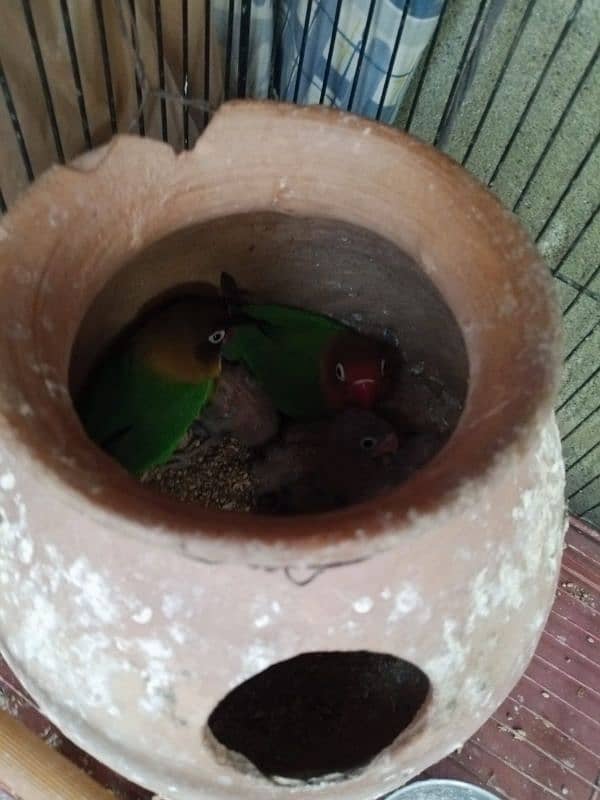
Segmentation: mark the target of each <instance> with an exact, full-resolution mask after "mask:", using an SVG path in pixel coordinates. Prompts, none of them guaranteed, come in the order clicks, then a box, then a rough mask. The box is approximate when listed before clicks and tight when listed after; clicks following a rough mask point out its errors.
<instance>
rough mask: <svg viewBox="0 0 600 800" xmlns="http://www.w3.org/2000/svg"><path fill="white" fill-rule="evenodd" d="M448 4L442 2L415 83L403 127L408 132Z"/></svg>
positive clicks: (446, 0)
mask: <svg viewBox="0 0 600 800" xmlns="http://www.w3.org/2000/svg"><path fill="white" fill-rule="evenodd" d="M448 4H449V0H444V5H443V6H442V8H441V9H440V15H439V17H438V21H437V24H436V26H435V30H434V32H433V36H432V37H431V42H430V43H429V47H428V48H427V53H426V54H425V60H424V61H423V68H422V69H421V74H420V75H419V82H418V83H417V88H416V89H415V94H414V97H413V99H412V102H411V104H410V111H409V112H408V117H407V118H406V124H405V126H404V129H405V130H407V131H409V130H410V126H411V124H412V121H413V117H414V115H415V110H416V108H417V103H418V102H419V97H420V95H421V89H422V88H423V83H424V82H425V76H426V75H427V71H428V69H429V62H430V61H431V57H432V55H433V51H434V50H435V46H436V44H437V40H438V36H439V34H440V30H441V29H442V20H443V19H444V15H445V13H446V9H447V8H448Z"/></svg>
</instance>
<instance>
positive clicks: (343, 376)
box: [335, 361, 346, 383]
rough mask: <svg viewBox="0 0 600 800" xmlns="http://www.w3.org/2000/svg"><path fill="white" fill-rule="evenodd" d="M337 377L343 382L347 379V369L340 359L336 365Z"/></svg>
mask: <svg viewBox="0 0 600 800" xmlns="http://www.w3.org/2000/svg"><path fill="white" fill-rule="evenodd" d="M335 377H336V378H337V379H338V381H341V382H342V383H343V382H344V381H345V380H346V370H345V369H344V365H343V364H342V363H341V362H340V361H338V363H337V364H336V365H335Z"/></svg>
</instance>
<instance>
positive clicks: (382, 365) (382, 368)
mask: <svg viewBox="0 0 600 800" xmlns="http://www.w3.org/2000/svg"><path fill="white" fill-rule="evenodd" d="M379 371H380V372H381V374H382V375H385V358H382V359H381V361H380V362H379Z"/></svg>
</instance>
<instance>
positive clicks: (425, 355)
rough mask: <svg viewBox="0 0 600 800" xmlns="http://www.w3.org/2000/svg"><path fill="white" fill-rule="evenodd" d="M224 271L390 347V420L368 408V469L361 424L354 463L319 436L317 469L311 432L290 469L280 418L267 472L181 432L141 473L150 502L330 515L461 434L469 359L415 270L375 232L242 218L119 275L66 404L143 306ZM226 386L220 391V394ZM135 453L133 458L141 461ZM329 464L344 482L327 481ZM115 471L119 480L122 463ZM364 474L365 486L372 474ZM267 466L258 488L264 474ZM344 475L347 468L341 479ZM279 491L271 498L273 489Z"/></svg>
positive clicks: (88, 338) (91, 316) (94, 316)
mask: <svg viewBox="0 0 600 800" xmlns="http://www.w3.org/2000/svg"><path fill="white" fill-rule="evenodd" d="M223 270H225V271H227V272H229V273H231V274H233V275H234V277H235V279H236V280H237V282H238V284H239V285H240V286H241V287H243V288H244V289H245V290H248V291H249V292H250V296H251V297H255V298H259V299H261V300H264V301H268V302H274V303H282V304H289V305H293V306H296V307H299V308H303V309H309V310H311V311H316V312H318V313H321V314H324V315H327V316H329V317H334V318H337V319H338V320H341V321H343V322H344V323H345V324H347V325H349V326H351V327H352V328H355V329H356V330H358V331H360V332H361V333H363V334H365V335H366V336H368V337H370V338H371V339H372V340H377V341H379V342H386V343H387V344H388V345H390V346H391V347H392V353H393V355H392V357H391V358H390V359H387V358H386V359H384V361H385V363H386V367H385V369H386V370H389V369H390V361H392V362H393V360H394V359H395V357H396V355H397V356H398V358H399V362H400V363H401V364H402V368H401V384H400V386H399V387H398V391H397V392H396V394H395V395H394V397H395V400H393V402H392V409H391V411H390V409H389V408H386V409H384V408H381V407H379V406H377V407H376V408H375V409H374V410H375V411H376V413H377V415H378V416H380V417H382V418H383V421H384V423H385V424H386V425H388V427H389V426H391V428H392V430H391V431H388V432H387V434H386V432H385V431H384V430H381V431H379V432H378V434H377V435H378V437H379V438H376V439H373V441H374V442H375V443H376V444H377V448H375V449H374V450H373V452H374V456H373V459H372V461H371V460H370V458H369V457H367V456H366V455H365V453H364V452H362V451H361V450H360V449H359V446H362V445H361V443H362V442H363V441H365V440H369V441H370V440H371V438H372V430H371V427H370V426H371V423H367V427H366V428H365V429H363V428H362V427H361V426H362V423H361V426H359V430H358V431H357V430H354V431H353V432H352V433H351V434H350V439H349V440H348V436H347V434H346V433H344V434H342V438H344V437H346V438H345V439H344V441H343V445H344V446H346V445H349V446H348V447H347V450H348V453H349V454H350V455H351V456H352V458H354V459H355V460H354V461H353V460H352V459H348V458H346V457H345V456H346V451H345V450H342V449H340V448H339V447H338V445H337V444H335V446H333V445H331V446H330V443H329V436H330V434H329V432H328V431H329V429H328V428H327V426H326V428H325V433H318V434H317V439H316V451H317V453H316V456H315V455H314V448H313V445H314V443H315V442H314V435H313V434H312V433H311V432H309V433H308V435H307V437H306V438H305V439H304V440H303V442H302V443H301V444H300V446H299V450H300V451H301V453H300V455H299V456H298V455H297V454H296V452H295V451H294V447H296V449H298V445H297V440H294V447H291V448H290V447H289V446H288V442H287V440H285V438H284V436H285V431H286V430H287V429H286V427H285V426H286V424H287V422H289V419H286V417H285V415H281V420H280V422H281V424H280V426H279V433H278V434H276V435H275V437H274V438H273V439H270V440H269V441H268V447H267V449H268V448H269V447H271V445H274V446H275V447H274V448H272V449H274V450H275V453H274V456H273V459H272V460H271V461H269V459H268V458H266V457H265V456H266V455H268V453H265V448H264V447H263V446H262V445H261V446H260V447H258V448H257V447H254V446H249V447H247V446H245V445H242V447H240V446H239V444H240V443H239V441H238V440H236V438H235V436H234V437H233V441H231V440H230V438H227V437H226V438H225V439H222V438H221V439H214V440H212V441H211V442H209V443H208V444H209V445H210V446H209V447H208V446H207V444H206V442H205V441H204V440H202V436H204V435H205V432H201V433H200V434H199V435H196V434H195V433H194V427H193V426H192V428H189V429H188V434H186V435H184V436H183V437H182V438H179V439H178V442H179V445H178V447H179V450H178V453H177V457H176V460H171V461H170V462H169V463H167V464H166V465H164V464H160V465H159V466H157V467H156V466H155V467H152V468H151V469H146V468H145V467H144V470H143V472H142V473H141V474H142V478H143V481H144V482H145V483H146V484H147V485H148V486H149V487H150V488H152V489H158V490H159V491H162V492H166V493H168V494H171V495H174V496H175V497H177V498H179V499H182V500H186V501H195V502H198V503H199V504H201V505H205V506H208V507H212V508H217V509H223V510H238V511H242V510H244V511H258V512H261V513H270V514H301V513H313V512H319V511H329V510H334V509H336V508H339V507H343V506H345V505H350V504H352V503H355V502H357V501H361V500H365V499H368V498H369V497H372V496H374V495H375V494H378V493H379V492H380V491H387V490H388V489H389V488H393V487H394V486H395V485H397V484H398V483H400V482H402V481H403V480H406V479H407V478H408V477H410V475H412V474H413V473H414V472H415V471H416V470H417V469H419V468H420V467H421V466H422V465H423V464H425V463H426V462H427V461H428V460H430V459H431V458H432V457H433V456H434V455H435V454H436V452H437V451H439V450H440V448H441V447H443V445H444V444H445V442H446V441H447V439H448V437H449V436H450V435H451V432H452V430H453V428H454V427H455V425H456V423H457V421H458V418H459V416H460V412H461V407H462V402H463V401H464V397H465V395H466V388H467V380H468V365H467V357H466V351H465V347H464V342H463V339H462V335H461V332H460V329H459V326H458V324H457V322H456V320H455V318H454V316H453V314H452V312H451V311H450V309H449V308H448V306H447V304H446V303H445V301H444V299H443V298H442V296H441V294H440V293H439V292H438V290H437V289H436V288H435V286H434V285H433V283H432V282H431V280H430V279H429V278H428V277H427V276H426V275H425V273H424V272H423V270H422V269H421V268H420V267H419V265H418V264H416V263H415V262H414V260H412V259H410V258H409V257H408V256H407V255H406V254H405V253H403V252H402V251H401V250H399V249H398V247H397V246H396V245H394V244H393V243H391V242H389V241H387V240H385V239H383V238H382V237H380V236H378V235H376V234H375V233H373V232H372V231H368V230H365V229H362V228H358V227H356V226H353V225H348V224H347V223H344V222H342V221H339V220H325V219H317V218H297V217H285V216H282V215H278V214H271V213H257V214H243V215H237V216H231V217H227V218H223V219H217V220H212V221H210V222H207V223H205V224H203V225H198V226H194V227H191V228H188V229H185V230H180V231H177V232H175V233H173V234H171V235H169V236H168V237H166V238H165V239H162V240H160V241H158V242H156V243H154V244H152V245H151V246H150V247H148V248H147V249H145V250H144V251H143V252H141V253H140V254H138V255H137V256H136V257H135V259H134V260H132V261H131V262H130V263H127V264H125V265H124V266H123V267H122V268H121V269H120V270H119V271H118V272H117V273H116V275H115V276H114V277H113V278H112V279H111V280H110V281H109V282H108V283H107V284H106V286H105V287H104V289H103V290H102V291H101V292H100V294H99V295H98V296H97V297H96V299H95V300H94V302H93V303H92V306H91V308H90V309H89V310H88V313H87V314H86V316H85V318H84V320H83V323H82V325H81V328H80V331H79V334H78V337H77V340H76V342H75V344H74V347H73V353H72V360H71V376H70V378H71V389H72V392H73V394H74V396H75V397H77V395H78V392H79V390H80V389H81V386H82V385H83V384H84V383H85V380H86V376H87V374H88V373H89V370H90V367H91V365H92V364H93V363H94V362H95V360H96V359H97V357H98V356H99V354H101V353H102V351H103V349H104V348H105V347H106V345H107V344H108V343H109V342H111V341H112V340H113V339H114V337H115V336H116V335H117V334H118V332H119V330H120V329H122V328H123V327H124V326H126V325H127V323H129V322H130V321H131V320H132V319H133V318H135V316H136V314H137V312H139V310H140V309H141V308H142V307H144V305H145V304H146V303H147V302H148V301H150V300H152V298H156V297H157V296H160V295H161V293H163V292H164V291H166V290H170V289H172V288H173V287H176V286H178V285H182V284H185V283H187V282H190V281H199V282H202V283H204V284H206V285H210V286H212V287H213V288H214V287H217V286H218V284H219V277H220V274H221V272H222V271H223ZM377 363H378V364H379V358H378V359H377ZM242 366H243V365H242ZM335 366H337V365H335ZM392 371H393V370H392ZM223 374H224V373H222V374H221V378H220V379H219V380H220V385H224V383H225V382H224V380H223ZM230 374H231V372H230ZM397 374H400V371H398V370H397V371H396V375H397ZM333 380H335V378H333ZM242 388H243V389H244V388H245V387H242ZM108 394H109V395H110V396H111V397H112V396H114V395H116V392H114V391H113V390H112V388H111V390H110V391H109V392H108ZM145 396H146V395H145ZM242 396H246V397H247V396H248V395H247V394H246V395H243V394H242ZM394 403H395V406H394ZM146 405H147V404H146V403H145V402H144V407H146ZM238 406H239V404H238ZM169 407H170V408H173V407H174V406H173V404H171V405H170V406H169ZM155 417H157V418H158V419H159V420H160V419H161V418H162V417H161V415H160V414H156V415H155ZM119 421H120V417H119ZM126 422H128V421H126ZM101 427H102V426H101ZM199 428H200V429H201V428H202V417H200V425H199ZM128 430H129V428H127V426H126V425H125V423H123V425H122V426H121V427H117V429H116V434H115V435H116V436H117V440H114V439H113V438H111V437H108V439H107V443H108V445H109V446H113V449H115V450H117V449H118V446H120V445H119V444H118V437H121V436H124V437H125V438H126V437H127V436H128ZM190 432H191V433H190ZM390 433H391V437H392V440H393V437H394V435H397V441H398V442H399V446H398V450H397V452H396V453H395V454H394V456H391V455H390V453H389V450H385V449H384V448H383V445H385V446H386V447H388V446H389V441H390V435H389V434H390ZM363 434H364V435H363ZM294 435H295V433H294ZM190 436H191V438H190ZM336 436H337V434H331V439H332V441H335V442H337V439H336ZM311 437H312V438H311ZM338 438H339V437H338ZM324 440H326V442H327V444H326V446H323V441H324ZM115 441H117V446H116V447H115V446H114V445H115ZM282 442H283V450H286V451H287V452H286V453H285V454H284V456H283V463H282V458H281V457H280V450H281V449H282V448H280V450H279V451H278V450H277V448H278V446H279V445H280V444H281V443H282ZM386 442H387V443H388V444H387V445H386V444H385V443H386ZM380 445H381V447H380ZM392 446H393V445H392ZM328 448H329V449H328ZM105 449H107V448H105ZM143 449H144V448H143V447H142V448H141V450H143ZM380 449H381V450H383V452H384V456H383V461H384V462H385V464H389V463H391V462H392V461H393V462H394V469H393V470H391V469H390V470H389V471H388V468H387V466H386V467H384V468H383V469H379V464H380V461H381V460H382V459H380V455H379V450H380ZM109 452H110V451H109ZM134 452H135V453H136V457H137V454H139V452H140V448H139V447H136V448H134ZM332 452H333V456H334V457H338V461H339V462H340V464H341V465H342V466H343V467H344V469H343V470H342V469H337V466H336V463H337V462H336V461H335V458H332V457H331V455H332ZM180 454H181V455H182V456H183V457H182V458H179V456H180ZM113 455H114V453H113ZM355 456H356V458H355ZM115 457H116V458H117V460H121V463H123V465H124V466H126V468H127V464H126V463H125V461H124V460H122V459H120V458H119V457H118V456H115ZM305 457H307V458H308V467H309V472H310V470H313V471H312V472H310V480H309V481H308V489H307V486H306V485H305V484H306V483H307V482H306V481H305V480H304V477H303V478H302V479H301V480H300V481H299V482H298V481H296V482H295V483H294V481H295V480H296V479H295V478H294V479H293V480H292V482H291V483H289V484H287V483H285V481H286V480H288V475H295V472H296V466H297V464H298V463H300V462H301V461H302V460H303V459H304V458H305ZM257 461H258V462H259V463H258V465H257ZM363 462H367V463H366V465H365V464H364V463H363ZM375 462H377V465H378V466H377V469H378V471H377V472H376V474H374V473H373V471H372V469H371V463H375ZM265 463H266V476H265V470H262V469H261V468H262V467H263V466H264V465H265ZM348 464H353V465H354V466H355V467H356V468H354V466H353V468H352V469H349V468H348V466H347V465H348ZM315 465H316V467H315ZM363 467H364V469H363ZM363 472H364V475H363ZM273 473H275V474H273ZM138 474H139V473H138ZM281 474H283V478H280V475H281ZM340 479H341V480H340ZM278 480H280V484H279V485H278V486H277V487H276V490H275V491H273V490H272V484H273V481H274V482H275V483H277V481H278ZM281 486H283V489H281ZM315 487H317V489H318V491H315Z"/></svg>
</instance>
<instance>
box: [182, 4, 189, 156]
mask: <svg viewBox="0 0 600 800" xmlns="http://www.w3.org/2000/svg"><path fill="white" fill-rule="evenodd" d="M188 25H189V19H188V0H181V47H182V50H183V52H182V77H181V81H182V84H181V94H182V95H183V99H184V103H183V109H182V113H183V146H184V147H185V149H186V150H187V149H188V148H189V146H190V110H189V108H188V104H187V102H186V101H187V97H188V92H189V88H190V85H189V52H188V50H189V45H188Z"/></svg>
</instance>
